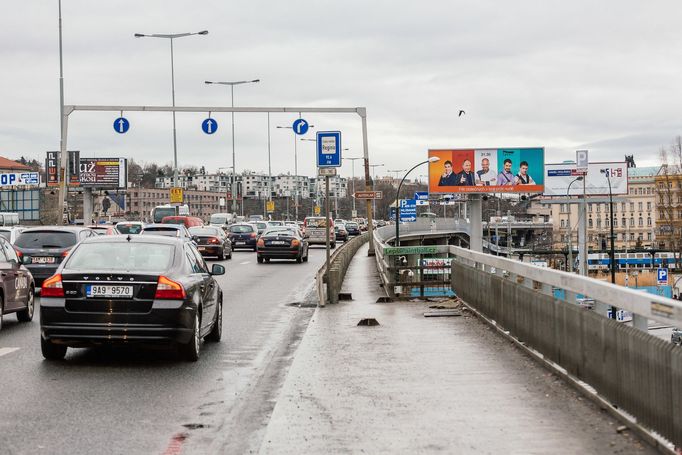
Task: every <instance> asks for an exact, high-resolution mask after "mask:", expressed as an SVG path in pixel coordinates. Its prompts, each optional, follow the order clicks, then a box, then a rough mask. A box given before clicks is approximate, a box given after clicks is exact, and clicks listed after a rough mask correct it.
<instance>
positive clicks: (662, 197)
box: [655, 165, 682, 251]
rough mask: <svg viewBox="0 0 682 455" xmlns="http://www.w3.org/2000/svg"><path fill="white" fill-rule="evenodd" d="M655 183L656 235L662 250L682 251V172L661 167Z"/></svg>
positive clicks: (674, 168)
mask: <svg viewBox="0 0 682 455" xmlns="http://www.w3.org/2000/svg"><path fill="white" fill-rule="evenodd" d="M655 181H656V205H657V207H656V209H657V210H656V211H657V215H658V217H657V222H656V235H657V238H658V247H659V248H660V249H663V250H670V251H681V250H682V171H681V170H680V168H679V166H668V165H663V166H661V168H660V170H659V172H658V173H657V175H656V177H655Z"/></svg>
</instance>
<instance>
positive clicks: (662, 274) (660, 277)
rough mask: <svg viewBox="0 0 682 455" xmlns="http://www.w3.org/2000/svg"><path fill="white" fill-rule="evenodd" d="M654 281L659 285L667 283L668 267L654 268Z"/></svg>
mask: <svg viewBox="0 0 682 455" xmlns="http://www.w3.org/2000/svg"><path fill="white" fill-rule="evenodd" d="M656 281H657V283H658V285H659V286H665V285H667V284H668V269H663V268H661V269H656Z"/></svg>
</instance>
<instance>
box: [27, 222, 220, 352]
mask: <svg viewBox="0 0 682 455" xmlns="http://www.w3.org/2000/svg"><path fill="white" fill-rule="evenodd" d="M224 273H225V268H224V267H223V266H222V265H220V264H214V265H213V267H212V269H211V270H209V269H208V267H207V265H206V263H205V262H204V259H203V258H202V257H201V254H199V252H198V251H197V249H196V247H195V246H194V245H193V244H192V242H187V241H184V240H183V239H182V238H172V237H162V236H152V235H149V236H138V235H134V236H133V235H127V236H124V235H117V236H98V237H94V238H89V239H86V240H84V241H82V242H81V243H79V244H78V245H77V246H76V247H75V248H74V249H73V250H72V251H71V253H70V254H69V256H67V258H66V260H65V261H64V262H62V264H61V265H60V267H59V269H58V270H57V273H56V274H55V275H53V276H51V277H50V278H48V279H46V280H45V281H44V282H43V287H42V296H41V299H40V329H41V348H42V353H43V356H44V357H45V358H46V359H52V360H55V359H61V358H63V357H64V356H65V355H66V350H67V347H87V346H93V345H99V344H107V343H162V344H168V345H175V346H177V347H178V348H179V351H180V354H181V355H182V357H183V358H185V359H186V360H189V361H196V360H198V358H199V353H200V349H201V340H202V339H206V340H209V341H220V338H221V335H222V315H223V312H222V303H223V294H222V290H221V289H220V286H218V283H217V282H216V280H215V278H214V276H215V275H222V274H224Z"/></svg>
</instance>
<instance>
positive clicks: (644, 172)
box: [628, 166, 660, 177]
mask: <svg viewBox="0 0 682 455" xmlns="http://www.w3.org/2000/svg"><path fill="white" fill-rule="evenodd" d="M659 169H660V166H648V167H631V168H628V177H655V176H656V174H657V173H658V170H659Z"/></svg>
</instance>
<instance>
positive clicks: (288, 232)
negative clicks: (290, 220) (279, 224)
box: [263, 229, 296, 237]
mask: <svg viewBox="0 0 682 455" xmlns="http://www.w3.org/2000/svg"><path fill="white" fill-rule="evenodd" d="M295 236H296V232H295V231H293V230H292V229H274V230H272V231H266V232H265V233H263V237H295Z"/></svg>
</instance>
